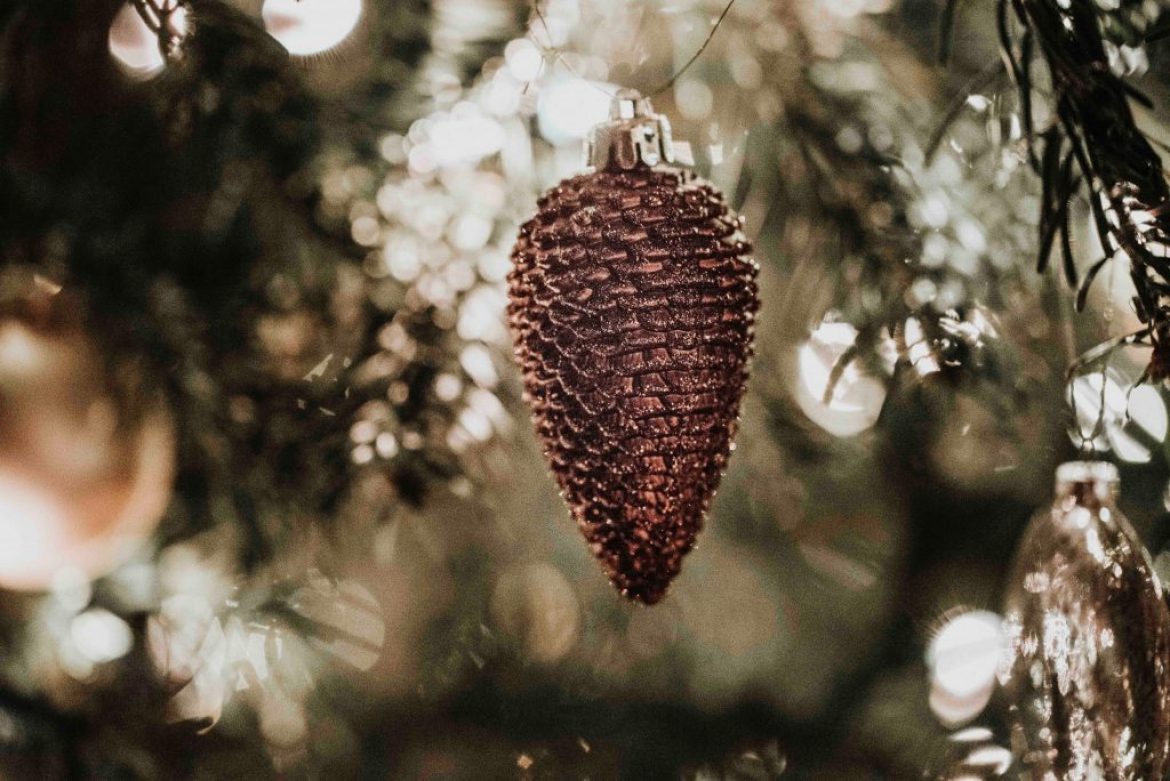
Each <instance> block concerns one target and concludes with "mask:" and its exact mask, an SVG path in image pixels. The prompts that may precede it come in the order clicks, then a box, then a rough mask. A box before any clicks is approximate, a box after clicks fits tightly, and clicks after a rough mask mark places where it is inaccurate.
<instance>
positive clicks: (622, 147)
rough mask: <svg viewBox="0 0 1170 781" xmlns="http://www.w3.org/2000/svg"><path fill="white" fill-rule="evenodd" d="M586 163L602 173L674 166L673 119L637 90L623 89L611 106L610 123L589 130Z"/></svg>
mask: <svg viewBox="0 0 1170 781" xmlns="http://www.w3.org/2000/svg"><path fill="white" fill-rule="evenodd" d="M585 162H586V164H587V165H589V166H591V167H592V168H593V169H595V170H598V171H601V170H604V169H607V168H616V169H619V170H623V171H628V170H630V169H631V168H636V167H637V166H639V165H646V166H649V167H651V168H653V167H654V166H656V165H658V164H660V163H673V162H674V149H673V145H672V142H671V136H670V120H668V119H667V118H666V117H665V116H663V115H661V114H656V113H655V112H654V107H653V106H652V105H650V99H649V98H646V97H643V96H642V94H641V93H640V92H638V91H637V90H632V89H623V90H619V91H618V93H617V94H616V95H614V96H613V100H612V101H611V102H610V104H609V120H608V121H606V122H602V123H601V124H598V125H595V126H594V127H593V129H592V130H590V131H589V136H588V138H587V139H586V140H585Z"/></svg>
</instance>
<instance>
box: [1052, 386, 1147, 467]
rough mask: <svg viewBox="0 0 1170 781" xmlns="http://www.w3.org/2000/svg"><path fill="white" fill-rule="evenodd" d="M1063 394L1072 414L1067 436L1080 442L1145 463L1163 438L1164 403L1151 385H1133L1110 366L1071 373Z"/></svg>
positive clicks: (1077, 442)
mask: <svg viewBox="0 0 1170 781" xmlns="http://www.w3.org/2000/svg"><path fill="white" fill-rule="evenodd" d="M1066 395H1067V398H1068V403H1069V405H1070V406H1071V407H1072V409H1073V412H1074V415H1075V423H1074V425H1073V426H1072V427H1071V429H1070V431H1069V435H1070V437H1071V438H1072V440H1073V443H1074V444H1076V445H1078V446H1086V447H1092V448H1094V449H1095V450H1097V451H1100V452H1109V451H1112V452H1114V453H1115V454H1116V455H1117V457H1118V458H1120V459H1121V460H1123V461H1127V462H1129V463H1132V464H1146V463H1149V461H1150V459H1151V458H1153V454H1154V453H1155V452H1157V451H1158V450H1159V449H1160V447H1161V443H1162V441H1163V440H1164V439H1165V438H1166V432H1167V426H1168V415H1167V411H1166V403H1165V401H1164V400H1163V398H1162V393H1161V391H1160V390H1158V388H1156V387H1154V386H1152V385H1148V384H1142V385H1135V384H1134V383H1133V382H1132V381H1129V380H1126V379H1125V378H1124V377H1122V375H1121V374H1120V373H1118V372H1117V371H1115V370H1112V369H1110V370H1106V371H1100V372H1093V373H1092V374H1085V375H1081V376H1079V377H1076V378H1074V379H1073V380H1072V381H1071V382H1070V383H1069V386H1068V389H1067V392H1066Z"/></svg>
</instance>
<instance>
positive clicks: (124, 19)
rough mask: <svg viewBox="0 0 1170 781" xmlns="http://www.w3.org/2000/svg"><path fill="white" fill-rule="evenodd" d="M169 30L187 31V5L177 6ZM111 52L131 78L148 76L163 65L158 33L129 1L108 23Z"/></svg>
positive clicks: (172, 14) (152, 74) (182, 32)
mask: <svg viewBox="0 0 1170 781" xmlns="http://www.w3.org/2000/svg"><path fill="white" fill-rule="evenodd" d="M169 24H170V27H171V32H172V33H173V34H175V35H178V36H182V35H184V34H186V32H187V30H188V18H187V7H186V6H182V5H180V6H178V7H177V8H175V10H174V11H172V12H171V15H170V17H169ZM108 45H109V48H110V55H111V56H113V58H114V61H115V62H116V63H118V66H119V67H120V68H121V69H122V71H123V72H124V73H126V75H128V76H130V77H132V78H134V79H148V78H150V77H151V76H154V75H156V74H158V73H159V72H160V71H162V69H163V67H164V66H166V58H165V57H164V56H163V53H162V49H160V48H159V39H158V35H157V34H156V33H154V32H153V31H152V30H151V29H150V28H149V27H147V25H146V22H145V21H144V20H143V19H142V17H141V16H139V14H138V11H136V10H135V9H134V6H133V5H131V4H130V3H126V4H125V5H124V6H122V9H121V10H120V11H118V14H117V16H115V17H114V22H113V24H111V25H110V32H109V43H108Z"/></svg>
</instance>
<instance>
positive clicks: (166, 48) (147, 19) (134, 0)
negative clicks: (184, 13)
mask: <svg viewBox="0 0 1170 781" xmlns="http://www.w3.org/2000/svg"><path fill="white" fill-rule="evenodd" d="M130 2H131V5H133V6H134V10H135V11H137V12H138V16H139V17H141V19H142V21H143V22H144V23H145V24H146V27H147V29H149V30H150V31H151V32H152V33H154V34H155V37H156V38H157V39H158V50H159V52H160V53H161V54H162V56H163V59H165V60H169V59H171V58H172V57H173V56H174V55H175V49H176V43H177V40H178V36H177V35H176V34H175V30H174V27H173V26H172V25H171V17H172V16H174V13H175V11H177V10H178V8H179V0H161V1H160V0H130Z"/></svg>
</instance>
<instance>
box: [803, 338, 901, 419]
mask: <svg viewBox="0 0 1170 781" xmlns="http://www.w3.org/2000/svg"><path fill="white" fill-rule="evenodd" d="M856 340H857V329H855V328H854V327H853V326H852V325H850V324H848V323H839V322H834V321H832V320H829V319H826V320H825V322H823V323H822V324H821V325H820V326H819V327H817V329H816V330H815V331H813V333H812V335H811V336H810V337H809V339H808V341H807V342H805V343H804V345H802V346H801V347H800V349H799V350H798V351H797V374H796V377H795V379H794V380H793V384H794V386H795V387H794V389H793V390H794V391H795V394H794V395H795V397H796V402H797V404H799V405H800V409H801V410H802V411H803V412H804V414H805V415H807V416H808V417H809V419H810V420H812V421H813V422H814V423H816V424H817V425H818V426H820V427H821V428H823V429H824V430H825V431H828V432H829V433H830V434H833V435H835V436H838V437H851V436H855V435H857V434H860V433H861V432H863V431H865V430H867V429H869V428H870V427H871V426H873V424H874V423H876V422H877V419H878V416H879V415H880V414H881V411H882V406H883V405H884V404H885V401H886V384H885V382H884V381H883V379H882V378H878V377H873V376H871V375H869V374H867V373H866V372H865V369H864V367H863V366H862V365H861V364H860V362H859V361H852V362H851V363H850V364H849V365H848V366H847V367H845V369H844V371H843V372H841V376H840V379H839V380H838V381H837V383H836V385H835V386H834V388H833V392H832V394H831V396H830V397H829V399H828V402H827V403H826V400H825V390H826V389H827V388H828V386H829V381H830V378H831V377H832V374H833V371H834V368H835V367H837V365H838V362H839V361H840V359H841V356H843V355H845V353H846V352H847V351H848V350H849V349H850V348H851V347H852V346H853V344H854V342H856Z"/></svg>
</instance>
